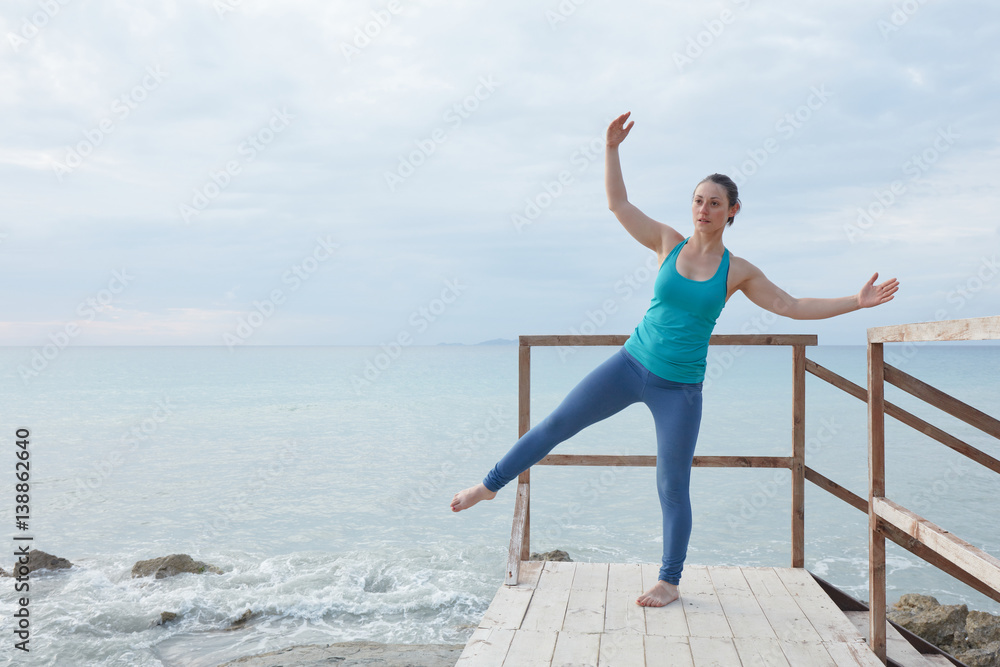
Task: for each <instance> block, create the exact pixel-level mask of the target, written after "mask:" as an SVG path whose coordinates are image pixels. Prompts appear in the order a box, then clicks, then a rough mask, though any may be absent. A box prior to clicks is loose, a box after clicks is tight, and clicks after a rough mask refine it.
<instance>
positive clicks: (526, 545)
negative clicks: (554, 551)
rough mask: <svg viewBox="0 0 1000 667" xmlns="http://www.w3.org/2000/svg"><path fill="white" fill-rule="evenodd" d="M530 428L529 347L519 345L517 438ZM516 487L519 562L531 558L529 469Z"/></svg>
mask: <svg viewBox="0 0 1000 667" xmlns="http://www.w3.org/2000/svg"><path fill="white" fill-rule="evenodd" d="M530 428H531V346H530V345H525V344H523V343H522V344H521V345H520V346H519V347H518V354H517V437H518V438H520V437H521V436H523V435H524V434H525V433H527V432H528V430H529V429H530ZM517 483H518V486H520V485H521V484H525V491H527V492H528V493H527V498H526V499H525V511H524V513H525V516H524V537H523V538H522V540H521V560H528V558H530V556H531V486H530V484H531V468H528V469H527V470H525V471H524V472H522V473H521V474H520V475H518V477H517Z"/></svg>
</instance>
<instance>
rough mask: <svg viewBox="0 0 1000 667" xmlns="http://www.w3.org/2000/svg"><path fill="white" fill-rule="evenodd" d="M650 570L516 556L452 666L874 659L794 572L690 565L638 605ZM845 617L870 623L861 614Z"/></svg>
mask: <svg viewBox="0 0 1000 667" xmlns="http://www.w3.org/2000/svg"><path fill="white" fill-rule="evenodd" d="M658 572H659V566H658V565H655V564H643V565H640V564H623V563H611V564H608V563H557V562H545V563H542V562H538V561H531V562H527V563H523V564H522V567H521V568H520V577H521V580H520V581H519V582H518V585H517V586H507V585H504V586H502V587H501V588H500V590H499V591H497V595H496V597H495V598H494V599H493V602H492V604H490V607H489V609H488V610H487V612H486V614H485V615H484V616H483V620H482V622H481V623H480V625H479V627H478V628H477V629H476V631H475V633H474V634H473V635H472V639H471V640H470V641H469V643H468V644H467V645H466V647H465V651H464V652H463V653H462V656H461V658H460V659H459V661H458V663H457V666H456V667H485V666H487V665H489V666H493V667H499V666H501V665H503V666H509V667H542V666H544V667H549V666H550V665H551V666H552V667H557V666H559V667H561V666H563V665H580V666H582V665H591V666H594V667H614V666H621V667H642V666H644V665H649V666H650V667H653V666H656V667H661V666H662V667H674V666H677V667H681V666H683V667H704V666H707V665H715V666H719V667H739V666H740V665H760V666H767V667H771V666H774V667H797V666H799V665H808V666H810V667H845V666H850V667H857V666H859V665H860V666H862V667H882V662H881V661H880V660H879V659H878V657H876V655H875V653H874V652H873V651H872V650H871V649H870V648H869V647H868V644H867V643H866V641H865V637H864V636H863V632H862V630H863V628H860V629H859V628H858V627H857V626H856V625H855V623H852V619H851V618H850V617H849V616H848V615H847V614H845V613H844V612H843V611H841V610H840V609H839V608H838V607H837V605H836V604H834V602H833V601H832V600H831V599H830V597H829V596H827V594H826V593H825V592H824V591H823V589H822V588H821V587H820V585H819V584H818V583H817V582H816V580H815V579H813V577H812V576H811V575H810V574H809V573H808V572H807V571H805V570H803V569H801V568H771V567H687V568H685V570H684V579H683V581H682V582H681V598H680V599H679V600H677V601H676V602H673V603H671V604H669V605H667V606H666V607H640V606H639V605H637V604H635V598H637V597H638V596H639V595H640V594H641V593H642V591H644V590H646V589H647V588H649V587H650V586H651V585H652V584H653V583H654V582H655V581H656V576H657V574H658ZM850 613H852V614H855V615H856V616H855V618H860V623H862V624H863V627H864V626H867V623H868V619H867V613H866V612H850ZM858 614H860V617H859V616H857V615H858ZM890 649H891V650H890V654H891V655H890V657H892V658H893V659H894V660H895V661H896V662H897V664H901V665H906V667H918V666H919V667H935V666H938V667H940V666H944V665H948V666H950V665H951V664H952V663H951V662H949V661H948V660H947V659H946V658H944V657H943V656H921V655H920V654H919V653H917V651H916V650H915V649H913V648H912V647H910V645H909V644H907V643H906V642H904V641H902V639H900V641H899V644H898V645H896V644H890ZM897 649H898V653H895V652H894V650H897Z"/></svg>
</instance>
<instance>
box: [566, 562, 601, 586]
mask: <svg viewBox="0 0 1000 667" xmlns="http://www.w3.org/2000/svg"><path fill="white" fill-rule="evenodd" d="M573 588H574V589H587V590H599V591H606V590H608V564H607V563H577V564H576V571H575V573H574V575H573Z"/></svg>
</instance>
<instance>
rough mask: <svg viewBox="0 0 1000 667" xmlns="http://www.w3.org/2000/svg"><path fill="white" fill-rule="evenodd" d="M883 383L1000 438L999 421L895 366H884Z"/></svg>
mask: <svg viewBox="0 0 1000 667" xmlns="http://www.w3.org/2000/svg"><path fill="white" fill-rule="evenodd" d="M885 381H886V382H889V383H890V384H894V385H896V386H897V387H899V388H900V389H902V390H903V391H905V392H906V393H908V394H910V395H911V396H916V397H917V398H919V399H920V400H922V401H924V402H925V403H930V404H931V405H933V406H934V407H935V408H937V409H939V410H942V411H944V412H947V413H948V414H949V415H951V416H952V417H956V418H958V419H961V420H962V421H964V422H965V423H966V424H968V425H969V426H975V427H976V428H978V429H979V430H980V431H983V432H984V433H987V434H989V435H992V436H993V437H994V438H1000V419H994V418H993V417H990V416H989V415H988V414H986V413H985V412H983V411H981V410H977V409H976V408H974V407H972V406H971V405H969V404H968V403H963V402H962V401H960V400H958V399H957V398H955V397H954V396H951V395H950V394H946V393H944V392H943V391H941V390H940V389H938V388H936V387H932V386H931V385H929V384H927V383H926V382H922V381H920V380H918V379H917V378H915V377H913V376H912V375H909V374H907V373H904V372H903V371H901V370H899V369H898V368H896V367H895V366H890V365H889V364H886V365H885Z"/></svg>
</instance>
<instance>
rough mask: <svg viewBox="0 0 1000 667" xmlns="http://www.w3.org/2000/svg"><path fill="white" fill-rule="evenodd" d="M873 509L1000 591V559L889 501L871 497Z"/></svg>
mask: <svg viewBox="0 0 1000 667" xmlns="http://www.w3.org/2000/svg"><path fill="white" fill-rule="evenodd" d="M872 510H873V511H874V513H875V514H876V515H878V517H880V518H881V519H883V520H884V521H886V522H887V523H889V524H891V525H893V526H895V527H896V528H899V529H900V530H901V531H903V532H904V533H905V534H907V535H909V536H910V537H912V538H914V539H916V540H918V541H920V542H921V543H923V544H924V545H926V546H927V547H928V548H929V549H931V550H932V551H934V552H935V553H937V554H940V555H941V556H943V557H944V558H945V559H946V560H949V561H951V562H952V563H954V564H955V565H957V566H958V567H960V568H962V569H963V570H965V571H966V572H968V573H969V574H971V575H972V576H974V577H976V578H977V579H979V580H980V581H982V582H983V583H985V584H986V585H987V586H991V587H992V588H994V589H997V590H1000V559H998V558H996V557H995V556H992V555H990V554H988V553H986V552H985V551H983V550H982V549H979V548H978V547H975V546H973V545H971V544H969V543H968V542H966V541H965V540H963V539H961V538H959V537H956V536H955V535H953V534H952V533H949V532H948V531H947V530H944V529H943V528H941V527H940V526H938V525H937V524H934V523H931V522H930V521H928V520H927V519H924V518H923V517H921V516H920V515H918V514H916V513H914V512H911V511H910V510H908V509H906V508H905V507H903V506H902V505H899V504H898V503H895V502H893V501H891V500H889V499H888V498H874V499H873V500H872Z"/></svg>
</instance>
